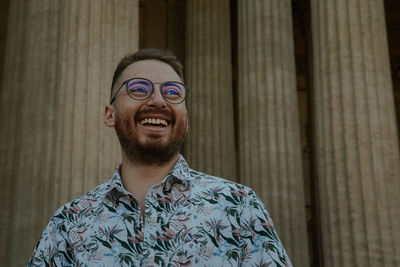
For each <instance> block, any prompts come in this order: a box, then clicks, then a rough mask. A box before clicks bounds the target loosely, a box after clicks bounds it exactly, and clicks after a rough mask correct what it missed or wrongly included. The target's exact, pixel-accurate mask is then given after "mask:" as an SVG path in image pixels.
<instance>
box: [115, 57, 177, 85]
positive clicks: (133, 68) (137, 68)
mask: <svg viewBox="0 0 400 267" xmlns="http://www.w3.org/2000/svg"><path fill="white" fill-rule="evenodd" d="M134 77H140V78H146V79H149V80H151V81H153V82H166V81H178V82H181V79H180V78H179V76H178V74H177V73H176V72H175V70H174V69H173V68H172V67H171V66H170V65H168V64H167V63H165V62H162V61H159V60H155V59H146V60H141V61H137V62H135V63H132V64H131V65H129V66H128V67H126V69H125V70H124V71H123V72H122V74H121V77H120V80H121V81H125V80H128V79H130V78H134Z"/></svg>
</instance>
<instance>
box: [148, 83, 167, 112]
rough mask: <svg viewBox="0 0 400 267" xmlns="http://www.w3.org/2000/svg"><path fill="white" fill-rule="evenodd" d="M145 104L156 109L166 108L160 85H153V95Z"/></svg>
mask: <svg viewBox="0 0 400 267" xmlns="http://www.w3.org/2000/svg"><path fill="white" fill-rule="evenodd" d="M147 104H148V105H150V106H156V107H164V106H166V102H165V100H164V98H163V96H162V95H161V90H160V84H157V83H154V91H153V94H151V96H150V97H149V99H148V100H147Z"/></svg>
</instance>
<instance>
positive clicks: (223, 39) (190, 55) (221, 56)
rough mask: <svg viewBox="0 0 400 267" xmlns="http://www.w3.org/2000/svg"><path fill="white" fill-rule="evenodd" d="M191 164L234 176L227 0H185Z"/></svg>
mask: <svg viewBox="0 0 400 267" xmlns="http://www.w3.org/2000/svg"><path fill="white" fill-rule="evenodd" d="M186 10H187V11H186V13H187V14H186V19H187V25H186V33H187V34H186V56H185V58H186V64H185V65H186V71H185V79H186V83H187V84H188V85H189V87H190V91H189V97H188V108H189V132H188V136H187V138H186V141H185V145H184V152H185V156H186V158H187V160H188V161H189V163H190V164H191V167H192V168H194V169H197V170H200V171H203V172H207V173H210V174H213V175H217V176H222V177H225V178H227V179H231V180H236V178H237V173H236V163H235V160H236V158H235V147H234V122H233V120H234V114H233V95H232V66H231V48H230V47H231V43H230V15H229V1H228V0H221V1H205V0H201V1H197V0H191V1H187V2H186Z"/></svg>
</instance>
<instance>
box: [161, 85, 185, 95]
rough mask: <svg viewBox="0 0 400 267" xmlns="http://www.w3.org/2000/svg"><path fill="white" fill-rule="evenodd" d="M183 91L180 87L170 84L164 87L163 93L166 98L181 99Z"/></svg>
mask: <svg viewBox="0 0 400 267" xmlns="http://www.w3.org/2000/svg"><path fill="white" fill-rule="evenodd" d="M182 90H183V89H182V88H181V86H180V85H178V84H174V83H168V84H164V85H163V88H162V93H163V95H164V96H165V97H181V96H182Z"/></svg>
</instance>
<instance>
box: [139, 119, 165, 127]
mask: <svg viewBox="0 0 400 267" xmlns="http://www.w3.org/2000/svg"><path fill="white" fill-rule="evenodd" d="M146 123H149V124H155V125H160V124H161V125H163V126H168V123H167V121H166V120H163V119H154V118H149V119H147V118H146V119H143V120H141V121H140V124H142V125H143V124H146Z"/></svg>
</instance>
